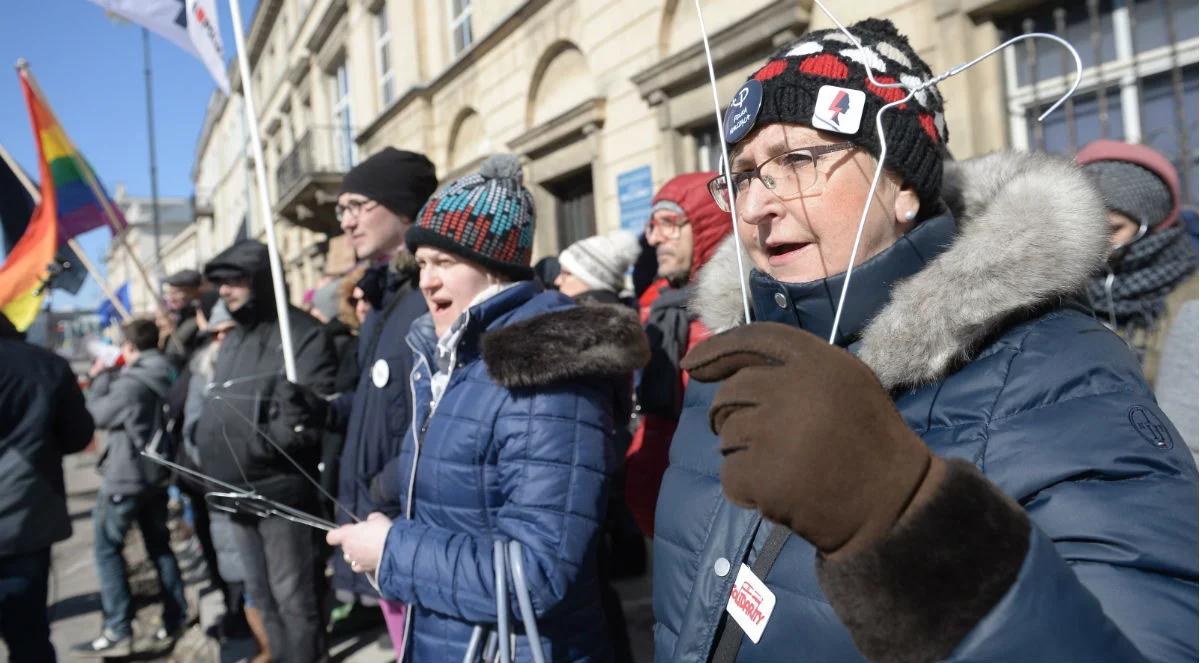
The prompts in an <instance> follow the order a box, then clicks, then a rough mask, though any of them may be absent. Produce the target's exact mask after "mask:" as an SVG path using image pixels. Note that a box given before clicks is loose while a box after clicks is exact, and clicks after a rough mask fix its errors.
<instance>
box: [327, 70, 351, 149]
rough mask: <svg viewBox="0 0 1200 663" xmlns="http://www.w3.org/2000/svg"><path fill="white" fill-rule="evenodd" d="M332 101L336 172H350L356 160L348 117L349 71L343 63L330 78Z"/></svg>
mask: <svg viewBox="0 0 1200 663" xmlns="http://www.w3.org/2000/svg"><path fill="white" fill-rule="evenodd" d="M329 82H330V86H331V88H332V94H330V99H332V100H333V158H334V166H335V167H337V169H338V170H343V171H345V170H350V167H351V166H353V165H354V162H355V160H356V158H357V155H356V152H355V146H354V123H353V121H352V118H351V115H350V70H349V69H348V68H347V67H346V63H345V61H343V62H342V63H341V64H339V65H338V66H337V69H336V70H335V71H334V73H333V76H330V80H329Z"/></svg>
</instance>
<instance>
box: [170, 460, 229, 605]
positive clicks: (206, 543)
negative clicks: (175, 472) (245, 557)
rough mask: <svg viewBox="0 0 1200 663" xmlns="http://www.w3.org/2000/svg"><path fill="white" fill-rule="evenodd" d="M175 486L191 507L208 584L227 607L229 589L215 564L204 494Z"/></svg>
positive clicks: (184, 483)
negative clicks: (219, 594)
mask: <svg viewBox="0 0 1200 663" xmlns="http://www.w3.org/2000/svg"><path fill="white" fill-rule="evenodd" d="M177 485H178V486H179V490H180V492H182V493H183V494H184V495H187V497H188V502H190V503H191V505H192V531H193V532H195V534H196V539H197V540H198V541H199V542H200V553H201V554H202V555H203V556H204V566H205V568H207V569H208V582H209V583H210V584H211V585H212V586H213V587H215V588H216V589H217V591H219V592H221V596H222V598H224V599H225V604H226V605H229V603H230V596H229V587H227V586H226V584H225V579H224V578H222V577H221V569H220V567H219V565H218V564H217V547H216V546H215V545H214V544H213V538H212V525H211V522H212V521H211V519H209V517H208V501H207V500H205V499H204V492H202V491H196V490H193V489H192V486H191V485H190V484H188V483H186V482H183V481H180V482H179V483H178V484H177Z"/></svg>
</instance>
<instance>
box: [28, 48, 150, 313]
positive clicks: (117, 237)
mask: <svg viewBox="0 0 1200 663" xmlns="http://www.w3.org/2000/svg"><path fill="white" fill-rule="evenodd" d="M17 69H18V70H19V71H20V72H21V74H22V75H23V76H24V77H25V80H26V81H28V82H29V86H30V87H31V88H33V93H34V94H36V95H37V96H38V99H39V100H41V102H42V105H43V106H47V104H46V103H45V102H46V95H44V94H42V88H41V86H40V85H38V83H37V79H36V78H34V77H33V72H32V71H30V70H29V63H28V62H26V61H25V59H24V58H22V59H20V60H17ZM72 147H74V146H72ZM71 160H72V161H73V162H75V168H76V169H78V170H79V173H80V174H81V175H83V179H84V182H85V183H86V184H87V185H88V188H89V189H91V191H92V194H93V195H95V196H96V200H97V201H98V202H99V203H100V208H101V209H102V210H103V211H104V217H105V218H106V219H107V220H108V225H109V226H111V227H112V232H113V241H115V242H117V243H119V244H120V245H121V246H122V247H123V248H124V249H125V253H127V254H128V255H129V257H130V258H131V259H132V260H133V266H134V267H136V268H137V271H138V274H139V275H140V276H141V278H142V283H143V284H144V285H145V286H146V288H147V289H148V290H149V291H150V293H151V295H152V297H151V299H152V300H153V301H154V306H155V308H156V309H157V310H158V311H159V312H160V313H166V309H165V308H164V307H163V302H162V297H161V296H160V295H159V288H158V285H157V284H156V283H155V282H154V281H153V280H151V279H150V274H149V273H147V272H146V267H145V266H144V265H143V264H142V261H141V260H140V259H139V258H138V256H137V254H136V253H134V252H133V249H132V248H131V247H130V246H129V242H127V241H126V240H125V234H124V232H123V229H122V228H121V224H120V223H119V222H118V221H117V214H116V212H114V211H113V209H112V203H111V202H110V201H109V200H108V194H106V193H104V189H103V188H102V187H101V186H100V183H99V182H97V181H96V175H95V173H93V172H92V169H91V168H89V167H88V165H87V164H86V163H84V161H83V159H80V158H79V150H74V149H73V150H71Z"/></svg>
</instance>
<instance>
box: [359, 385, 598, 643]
mask: <svg viewBox="0 0 1200 663" xmlns="http://www.w3.org/2000/svg"><path fill="white" fill-rule="evenodd" d="M611 430H612V414H611V394H610V393H608V392H606V391H605V390H604V389H601V388H594V387H592V386H585V385H583V384H579V383H576V384H569V385H565V386H556V387H543V388H539V389H537V390H520V391H514V392H512V393H511V394H510V396H509V397H508V398H507V400H506V402H505V404H504V405H503V406H502V407H501V409H500V412H499V414H498V416H497V419H496V422H495V426H494V429H493V432H492V433H493V445H494V447H495V449H496V453H497V460H496V472H497V480H498V484H499V490H500V492H501V494H502V496H503V504H502V506H500V508H499V509H498V510H497V511H496V512H495V516H494V522H493V526H492V531H490V532H478V533H476V534H465V533H456V532H450V531H448V530H445V529H442V528H439V527H434V526H429V525H426V524H422V523H419V522H414V521H409V520H397V521H395V522H394V523H393V524H392V528H391V531H390V532H389V533H388V537H387V543H386V545H385V547H384V556H383V560H382V563H381V566H380V571H379V582H380V587H381V589H382V593H383V595H384V596H385V597H387V598H389V599H398V600H402V601H406V602H413V603H417V604H419V605H421V606H423V607H425V608H427V609H429V610H433V611H436V612H439V613H442V614H445V615H449V616H452V617H455V618H458V619H463V620H466V621H470V622H476V623H480V622H494V621H495V620H496V603H495V593H494V586H495V578H494V572H493V566H492V543H493V541H495V540H497V539H503V540H517V541H520V542H521V543H522V545H523V546H524V556H523V560H522V561H523V562H524V567H525V573H526V576H527V579H528V585H529V590H530V596H531V598H532V600H533V606H534V610H535V611H536V613H537V615H538V618H539V619H542V618H545V617H546V616H547V615H551V614H553V613H554V611H555V609H556V608H557V607H559V606H560V605H561V604H562V603H563V599H564V597H565V596H566V595H567V592H568V589H569V588H570V587H572V585H573V583H574V581H575V580H576V579H577V578H578V577H579V576H580V575H581V573H582V572H583V571H584V565H585V564H587V563H591V560H590V559H588V551H589V548H590V546H591V544H592V542H593V540H594V538H595V537H596V536H597V534H598V532H599V529H600V526H601V520H602V519H603V516H604V505H605V499H606V493H605V491H606V486H607V478H608V475H609V472H610V468H611V467H612V464H613V451H612V449H611V440H610V439H609V438H610V435H611V433H610V431H611ZM510 581H511V577H510ZM512 610H513V611H514V614H519V613H517V610H518V607H517V603H516V597H515V595H512Z"/></svg>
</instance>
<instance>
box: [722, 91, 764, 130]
mask: <svg viewBox="0 0 1200 663" xmlns="http://www.w3.org/2000/svg"><path fill="white" fill-rule="evenodd" d="M762 94H763V87H762V83H759V82H758V81H757V80H755V79H753V78H751V79H750V80H748V81H746V83H745V85H742V87H740V88H738V91H737V94H735V95H733V101H730V102H729V108H728V109H727V110H726V111H725V142H726V143H729V144H733V143H736V142H738V141H739V140H741V139H743V138H745V137H746V134H748V133H750V130H751V129H753V128H754V121H755V120H756V119H758V111H759V109H761V108H762Z"/></svg>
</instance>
